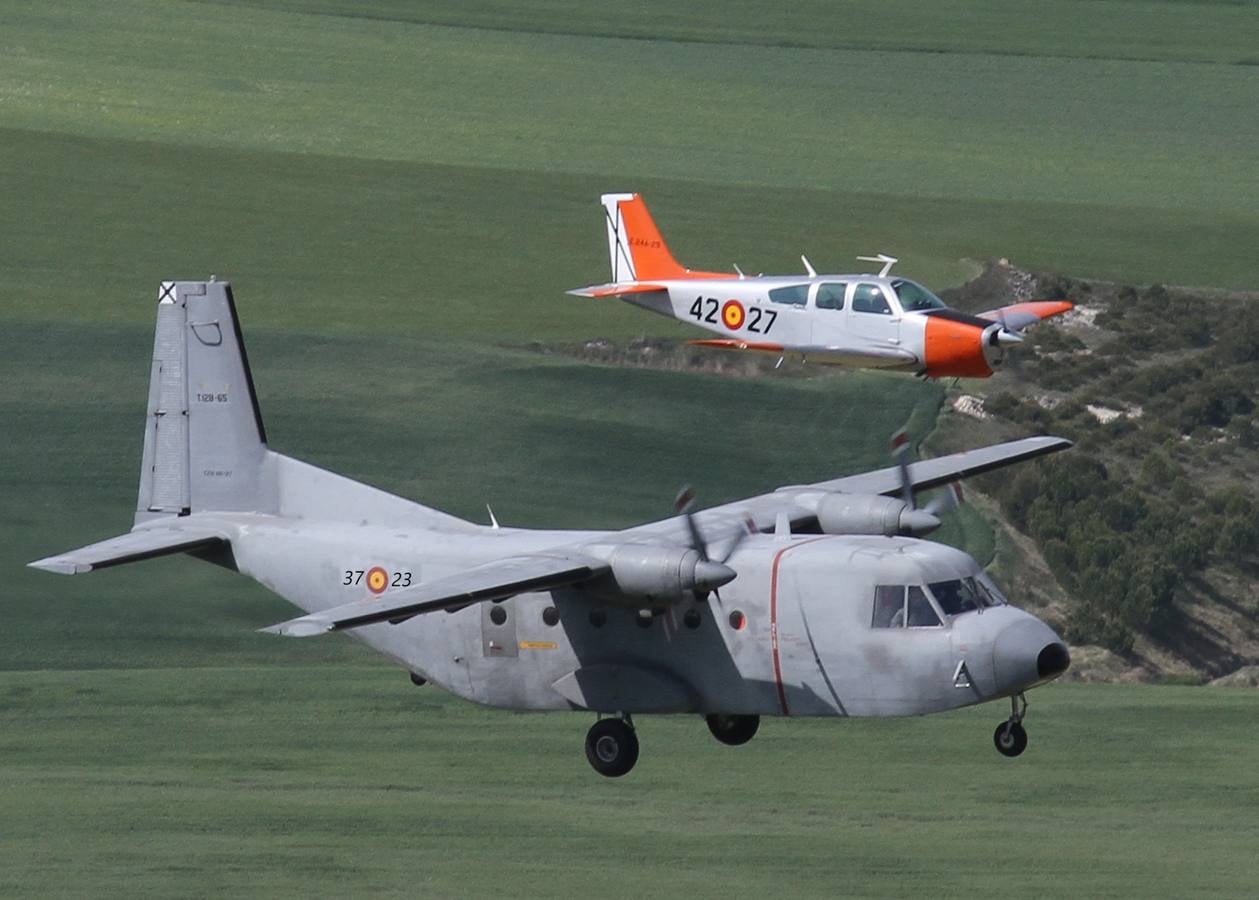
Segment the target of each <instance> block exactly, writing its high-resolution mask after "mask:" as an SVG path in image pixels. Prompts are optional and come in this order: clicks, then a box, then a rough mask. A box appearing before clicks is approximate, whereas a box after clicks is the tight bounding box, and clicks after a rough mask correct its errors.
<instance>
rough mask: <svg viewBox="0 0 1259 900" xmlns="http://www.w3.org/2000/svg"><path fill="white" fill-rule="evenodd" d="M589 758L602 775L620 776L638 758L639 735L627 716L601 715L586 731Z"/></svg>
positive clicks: (631, 766) (632, 766)
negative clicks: (614, 717)
mask: <svg viewBox="0 0 1259 900" xmlns="http://www.w3.org/2000/svg"><path fill="white" fill-rule="evenodd" d="M586 759H588V760H590V765H591V766H593V767H594V770H595V771H596V772H598V773H599V774H600V775H606V776H607V777H608V778H619V777H620V776H622V775H624V774H625V773H626V772H628V771H629V770H630V769H632V768H634V763H636V762H638V735H636V734H635V733H634V729H633V727H632V726H631V725H630V724H629V723H628V722H626V721H625V720H624V719H600V720H599V721H598V722H595V723H594V725H593V726H591V728H590V730H589V731H588V732H586Z"/></svg>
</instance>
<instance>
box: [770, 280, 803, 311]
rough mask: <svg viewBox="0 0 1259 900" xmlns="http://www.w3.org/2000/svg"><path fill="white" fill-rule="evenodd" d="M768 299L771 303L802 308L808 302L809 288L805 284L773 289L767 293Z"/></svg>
mask: <svg viewBox="0 0 1259 900" xmlns="http://www.w3.org/2000/svg"><path fill="white" fill-rule="evenodd" d="M769 299H770V301H771V302H773V303H786V304H789V305H791V306H804V305H805V304H806V303H808V302H809V286H808V285H807V284H793V285H792V286H791V287H780V288H774V289H773V290H772V291H770V292H769Z"/></svg>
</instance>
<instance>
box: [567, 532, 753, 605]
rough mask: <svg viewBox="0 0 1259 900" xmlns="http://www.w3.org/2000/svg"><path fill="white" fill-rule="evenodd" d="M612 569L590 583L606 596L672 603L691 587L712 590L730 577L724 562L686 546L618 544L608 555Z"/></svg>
mask: <svg viewBox="0 0 1259 900" xmlns="http://www.w3.org/2000/svg"><path fill="white" fill-rule="evenodd" d="M608 563H609V564H610V565H611V568H612V571H611V572H609V573H608V575H606V576H604V578H602V579H600V580H599V582H597V583H595V584H593V585H591V587H592V588H593V589H594V590H595V592H596V593H599V594H602V595H604V596H608V597H609V598H610V599H622V598H623V599H626V600H630V601H643V600H655V601H659V602H663V603H676V602H678V601H680V600H682V599H683V598H684V597H686V596H688V595H689V594H690V593H691V592H693V591H700V592H705V591H713V590H716V589H717V588H719V587H721V586H722V585H723V584H728V583H729V582H731V581H733V580H734V577H735V572H734V570H733V569H731V568H730V567H729V566H727V565H725V564H724V563H719V562H716V561H714V560H705V559H700V555H699V552H698V551H696V550H694V549H691V548H689V547H657V546H653V545H651V544H622V545H621V546H619V547H616V548H615V549H614V550H613V551H612V554H611V556H610V557H609V559H608Z"/></svg>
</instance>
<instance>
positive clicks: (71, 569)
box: [26, 556, 92, 575]
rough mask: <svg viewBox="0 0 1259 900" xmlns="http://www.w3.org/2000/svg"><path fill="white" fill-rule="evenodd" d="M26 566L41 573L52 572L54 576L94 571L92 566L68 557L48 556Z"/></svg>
mask: <svg viewBox="0 0 1259 900" xmlns="http://www.w3.org/2000/svg"><path fill="white" fill-rule="evenodd" d="M26 565H27V567H29V568H32V569H39V570H40V571H41V572H52V573H53V574H54V575H78V574H79V573H80V572H90V571H92V566H91V564H89V563H76V562H75V561H74V560H73V559H71V558H70V557H68V556H46V557H44V558H43V559H37V560H35V561H34V562H28V563H27V564H26Z"/></svg>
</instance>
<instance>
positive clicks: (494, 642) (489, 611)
mask: <svg viewBox="0 0 1259 900" xmlns="http://www.w3.org/2000/svg"><path fill="white" fill-rule="evenodd" d="M519 646H520V645H519V644H518V643H517V642H516V604H515V602H514V600H512V599H508V600H503V601H501V602H491V603H482V604H481V652H482V654H483V655H485V656H496V657H497V656H518V655H519V653H520V650H519Z"/></svg>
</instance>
